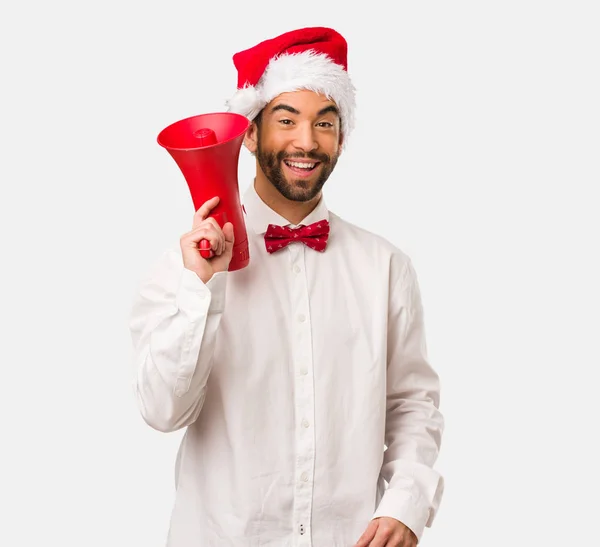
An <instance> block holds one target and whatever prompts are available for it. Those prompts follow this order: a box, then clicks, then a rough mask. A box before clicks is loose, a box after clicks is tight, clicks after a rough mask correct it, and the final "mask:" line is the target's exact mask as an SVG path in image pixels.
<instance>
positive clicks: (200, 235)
mask: <svg viewBox="0 0 600 547" xmlns="http://www.w3.org/2000/svg"><path fill="white" fill-rule="evenodd" d="M207 233H208V234H211V238H210V240H211V247H213V250H214V251H215V252H217V253H218V254H221V253H222V252H223V251H224V250H225V235H224V234H223V231H222V230H221V228H219V226H218V225H217V227H216V228H215V226H214V225H213V224H212V223H211V222H207V221H206V222H204V223H202V225H200V226H199V227H198V228H195V229H194V230H192V231H191V232H189V234H187V236H186V237H187V238H189V240H190V242H193V243H198V242H199V241H200V240H202V239H209V238H207V237H206V234H207ZM215 238H216V241H217V242H218V245H217V246H216V247H214V246H213V245H212V242H213V241H214V240H215Z"/></svg>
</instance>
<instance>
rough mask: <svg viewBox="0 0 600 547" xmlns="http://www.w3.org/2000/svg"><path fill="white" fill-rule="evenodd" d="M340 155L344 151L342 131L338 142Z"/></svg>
mask: <svg viewBox="0 0 600 547" xmlns="http://www.w3.org/2000/svg"><path fill="white" fill-rule="evenodd" d="M338 146H339V153H340V154H341V153H342V151H343V150H344V134H343V133H342V132H341V131H340V139H339V141H338Z"/></svg>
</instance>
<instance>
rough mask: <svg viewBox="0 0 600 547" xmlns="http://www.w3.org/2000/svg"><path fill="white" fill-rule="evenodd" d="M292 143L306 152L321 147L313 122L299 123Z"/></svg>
mask: <svg viewBox="0 0 600 547" xmlns="http://www.w3.org/2000/svg"><path fill="white" fill-rule="evenodd" d="M292 144H293V146H294V148H296V149H298V150H303V151H304V152H311V151H312V150H316V149H317V148H318V147H319V143H318V142H317V139H316V137H315V134H314V130H313V126H312V124H311V123H305V124H298V125H297V127H296V131H295V133H294V140H293V142H292Z"/></svg>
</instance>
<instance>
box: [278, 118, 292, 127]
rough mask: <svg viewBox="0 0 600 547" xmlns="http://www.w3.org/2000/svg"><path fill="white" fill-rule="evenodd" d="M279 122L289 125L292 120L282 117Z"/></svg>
mask: <svg viewBox="0 0 600 547" xmlns="http://www.w3.org/2000/svg"><path fill="white" fill-rule="evenodd" d="M279 123H280V124H282V125H291V124H292V123H293V122H292V120H290V119H288V118H284V119H283V120H279Z"/></svg>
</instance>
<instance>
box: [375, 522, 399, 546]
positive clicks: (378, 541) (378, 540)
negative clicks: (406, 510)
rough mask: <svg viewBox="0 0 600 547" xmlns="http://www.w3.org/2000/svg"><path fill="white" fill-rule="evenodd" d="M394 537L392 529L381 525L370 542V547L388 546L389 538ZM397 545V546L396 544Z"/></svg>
mask: <svg viewBox="0 0 600 547" xmlns="http://www.w3.org/2000/svg"><path fill="white" fill-rule="evenodd" d="M391 537H392V531H391V530H390V529H389V528H387V527H386V526H385V525H384V526H379V527H378V528H377V532H376V533H375V537H374V538H373V539H372V540H371V543H369V547H387V544H388V540H389V539H390V538H391ZM395 547H397V546H395Z"/></svg>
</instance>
